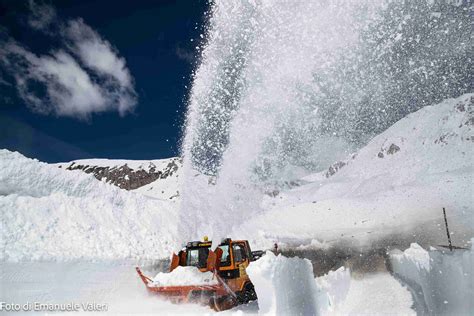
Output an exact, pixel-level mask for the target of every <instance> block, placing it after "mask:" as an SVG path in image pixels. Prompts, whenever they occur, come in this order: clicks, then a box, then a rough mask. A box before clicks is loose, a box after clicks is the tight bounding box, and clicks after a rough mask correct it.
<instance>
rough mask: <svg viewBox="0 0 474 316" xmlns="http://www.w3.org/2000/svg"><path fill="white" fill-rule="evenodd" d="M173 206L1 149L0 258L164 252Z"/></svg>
mask: <svg viewBox="0 0 474 316" xmlns="http://www.w3.org/2000/svg"><path fill="white" fill-rule="evenodd" d="M173 207H174V206H173V204H171V203H167V202H163V201H158V200H153V199H150V198H147V197H145V196H142V195H141V194H136V193H132V192H128V191H125V190H121V189H119V188H117V187H114V186H112V185H109V184H105V183H102V182H100V181H97V180H96V179H95V178H94V177H93V176H92V175H88V174H85V173H83V172H81V171H67V170H62V169H60V168H57V166H54V165H48V164H45V163H42V162H38V161H37V160H32V159H28V158H26V157H24V156H22V155H21V154H19V153H17V152H10V151H8V150H0V215H1V233H0V234H1V235H0V244H1V247H2V249H1V251H0V260H9V261H18V260H49V259H55V260H70V259H78V258H85V259H118V258H152V259H155V258H163V257H167V256H168V255H169V254H170V253H171V251H172V249H173V248H174V247H176V244H175V242H174V241H175V240H174V238H175V236H176V226H177V223H176V221H177V217H176V211H175V209H174V208H173Z"/></svg>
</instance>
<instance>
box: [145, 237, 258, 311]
mask: <svg viewBox="0 0 474 316" xmlns="http://www.w3.org/2000/svg"><path fill="white" fill-rule="evenodd" d="M211 246H212V242H211V241H209V240H208V239H207V237H204V241H192V242H188V243H187V245H186V247H184V248H183V249H182V250H181V251H180V252H179V253H178V254H177V255H176V254H175V253H173V255H172V257H171V264H170V269H169V273H159V274H158V275H157V276H156V277H155V278H154V279H151V278H149V277H147V276H145V275H144V274H143V273H142V271H141V270H140V268H138V267H137V268H136V270H137V272H138V275H139V276H140V278H141V279H142V281H143V283H145V286H146V288H147V290H148V291H149V292H150V293H154V294H157V295H160V296H162V297H164V298H167V299H169V300H171V301H172V302H175V303H199V304H203V305H209V306H210V307H211V308H213V309H214V310H216V311H221V310H225V309H229V308H232V307H234V306H237V305H239V304H245V303H248V302H250V301H253V300H256V299H257V294H256V292H255V289H254V286H253V284H252V282H251V281H250V279H249V277H248V275H247V273H246V270H245V269H246V268H247V266H248V265H249V264H250V262H251V261H255V260H257V259H258V258H260V257H261V256H262V255H263V251H254V252H252V251H251V250H250V245H249V242H248V241H247V240H232V239H230V238H226V239H224V240H223V241H222V242H221V243H220V244H219V245H218V246H217V247H216V249H215V250H214V251H213V250H211Z"/></svg>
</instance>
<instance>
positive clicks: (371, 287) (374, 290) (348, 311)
mask: <svg viewBox="0 0 474 316" xmlns="http://www.w3.org/2000/svg"><path fill="white" fill-rule="evenodd" d="M412 305H413V299H412V296H411V294H410V291H409V290H408V289H407V288H405V287H403V286H402V285H401V284H400V283H399V282H398V281H397V280H395V279H394V278H393V277H392V276H391V275H390V274H389V273H376V274H366V275H365V276H364V278H363V279H360V280H357V279H352V281H351V285H350V288H349V292H348V293H347V296H346V299H345V300H344V301H343V302H342V303H341V304H340V305H339V306H337V307H336V308H335V311H334V314H335V315H361V314H363V315H415V314H416V313H415V311H414V310H413V309H411V306H412Z"/></svg>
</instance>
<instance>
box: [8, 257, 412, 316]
mask: <svg viewBox="0 0 474 316" xmlns="http://www.w3.org/2000/svg"><path fill="white" fill-rule="evenodd" d="M0 272H1V275H0V284H1V285H0V301H3V302H7V303H16V304H24V303H27V302H30V303H32V302H41V303H56V304H58V303H70V302H74V303H79V304H81V303H96V304H103V303H105V304H107V308H108V310H107V311H108V312H111V313H113V314H117V313H127V314H130V313H133V314H137V313H157V312H159V313H160V314H164V315H175V314H186V315H189V314H213V313H214V312H213V311H212V310H210V309H209V308H206V307H202V306H197V305H175V304H171V303H169V302H166V301H163V300H160V299H158V298H157V297H155V296H150V295H148V293H147V292H146V290H145V288H144V286H143V284H142V283H141V281H140V280H139V279H138V277H137V276H136V273H135V271H134V269H133V265H132V264H131V263H128V262H69V263H59V262H50V263H44V262H28V263H10V262H2V263H0ZM149 273H150V274H152V273H151V272H149ZM411 305H412V298H411V295H410V293H409V292H408V290H407V289H406V288H404V287H403V286H401V285H400V284H399V283H398V282H397V281H396V280H395V279H394V278H392V277H391V276H390V274H388V273H375V274H366V275H364V276H363V278H362V279H352V282H351V285H350V289H349V292H348V294H347V297H346V299H345V300H343V301H342V302H341V303H340V304H339V305H338V306H335V309H333V312H334V313H335V314H380V313H382V314H386V313H389V314H405V315H408V314H414V311H413V310H411V309H410V306H411ZM257 308H258V307H257V305H256V304H255V303H254V304H250V305H249V306H241V307H238V308H236V309H233V310H230V311H228V312H226V313H225V314H242V313H244V314H256V313H257V312H258V309H257ZM3 313H4V312H2V314H3ZM7 314H8V313H7ZM11 314H14V315H19V313H17V312H15V313H11ZM20 314H21V313H20Z"/></svg>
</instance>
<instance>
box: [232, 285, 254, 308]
mask: <svg viewBox="0 0 474 316" xmlns="http://www.w3.org/2000/svg"><path fill="white" fill-rule="evenodd" d="M237 298H238V300H239V303H240V304H247V303H248V302H251V301H255V300H256V299H257V293H256V292H255V287H254V286H253V284H252V283H247V284H245V286H244V288H243V290H242V291H241V292H239V293H238V294H237Z"/></svg>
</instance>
